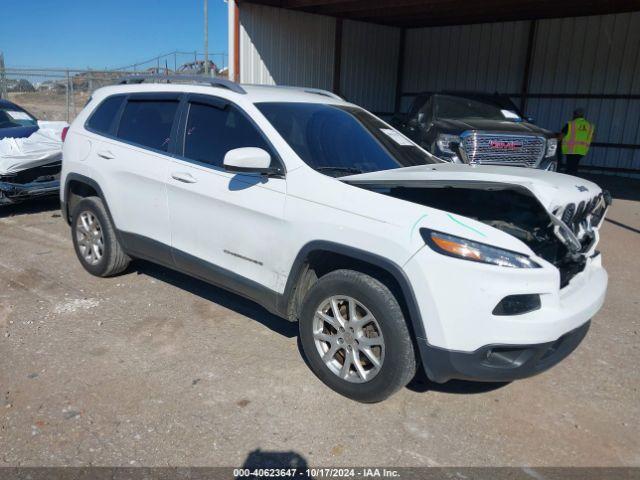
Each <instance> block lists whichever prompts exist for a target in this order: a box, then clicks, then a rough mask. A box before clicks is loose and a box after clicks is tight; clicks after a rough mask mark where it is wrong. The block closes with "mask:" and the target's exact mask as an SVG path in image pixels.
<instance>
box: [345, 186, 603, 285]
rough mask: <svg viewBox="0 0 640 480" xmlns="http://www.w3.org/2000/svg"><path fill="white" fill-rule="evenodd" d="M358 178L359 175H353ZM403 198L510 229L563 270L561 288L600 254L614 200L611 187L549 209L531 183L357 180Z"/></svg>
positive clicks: (506, 229)
mask: <svg viewBox="0 0 640 480" xmlns="http://www.w3.org/2000/svg"><path fill="white" fill-rule="evenodd" d="M352 178H355V177H352ZM349 183H352V184H353V185H357V186H358V187H361V188H366V189H368V190H372V191H375V192H378V193H381V194H384V195H389V196H392V197H395V198H398V199H401V200H406V201H409V202H413V203H417V204H420V205H425V206H428V207H432V208H437V209H439V210H444V211H446V212H451V213H455V214H458V215H463V216H465V217H468V218H472V219H474V220H477V221H480V222H483V223H485V224H487V225H490V226H492V227H494V228H496V229H498V230H501V231H503V232H506V233H508V234H510V235H512V236H514V237H516V238H518V239H519V240H521V241H522V242H523V243H525V244H526V245H527V246H528V247H529V248H531V250H532V251H533V252H534V253H535V254H536V255H538V256H539V257H541V258H543V259H545V260H547V261H548V262H550V263H552V264H553V265H555V266H556V267H557V268H558V270H559V271H560V287H561V288H562V287H565V286H566V285H568V284H569V282H570V281H571V279H572V278H573V277H574V276H575V275H577V274H578V273H580V272H582V271H583V270H584V268H585V265H586V262H587V258H588V257H589V256H590V255H593V254H594V253H595V245H596V243H597V241H598V234H597V230H598V228H599V227H600V225H601V223H602V221H603V219H604V216H605V213H606V210H607V208H608V206H609V205H610V203H611V197H610V196H609V195H608V193H607V192H603V193H599V194H597V195H595V196H594V197H592V198H590V199H589V200H588V201H580V202H579V203H578V204H577V205H576V204H575V203H568V204H567V205H564V206H562V207H557V208H555V209H554V210H553V211H552V212H549V211H548V210H547V209H546V208H545V207H544V206H543V205H542V203H541V202H540V201H539V199H538V198H537V197H536V196H535V195H534V194H533V193H532V192H531V191H530V190H529V189H527V188H526V187H524V186H522V185H512V184H503V183H491V182H466V181H460V182H455V181H418V182H412V181H408V182H402V181H395V182H394V181H387V182H373V183H367V182H359V181H357V182H351V181H349Z"/></svg>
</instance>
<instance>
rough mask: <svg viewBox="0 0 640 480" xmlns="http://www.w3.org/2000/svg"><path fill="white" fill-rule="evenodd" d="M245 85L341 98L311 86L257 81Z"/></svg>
mask: <svg viewBox="0 0 640 480" xmlns="http://www.w3.org/2000/svg"><path fill="white" fill-rule="evenodd" d="M245 85H246V86H248V87H249V86H251V87H267V88H283V89H287V90H297V91H298V92H306V93H314V94H316V95H323V96H325V97H330V98H335V99H336V100H343V101H344V98H342V97H341V96H340V95H337V94H335V93H333V92H330V91H329V90H323V89H321V88H311V87H296V86H293V85H265V84H258V83H247V84H245Z"/></svg>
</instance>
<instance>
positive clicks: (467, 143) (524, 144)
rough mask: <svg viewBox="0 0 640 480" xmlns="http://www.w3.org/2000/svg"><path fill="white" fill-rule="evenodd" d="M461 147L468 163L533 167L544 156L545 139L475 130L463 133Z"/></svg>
mask: <svg viewBox="0 0 640 480" xmlns="http://www.w3.org/2000/svg"><path fill="white" fill-rule="evenodd" d="M462 147H463V148H464V150H465V152H466V154H467V157H468V159H469V163H475V164H480V165H491V164H493V165H516V166H527V167H535V166H536V165H537V164H538V163H539V162H540V160H542V157H543V156H544V153H545V149H546V140H545V139H544V137H536V136H532V135H504V134H495V133H477V132H475V133H471V134H469V135H463V139H462Z"/></svg>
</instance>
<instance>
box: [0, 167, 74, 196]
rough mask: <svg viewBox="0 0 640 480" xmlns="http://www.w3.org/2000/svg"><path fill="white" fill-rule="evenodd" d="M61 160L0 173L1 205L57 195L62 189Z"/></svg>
mask: <svg viewBox="0 0 640 480" xmlns="http://www.w3.org/2000/svg"><path fill="white" fill-rule="evenodd" d="M61 168H62V162H61V161H60V160H58V161H55V162H52V163H49V164H47V165H40V166H37V167H33V168H29V169H26V170H22V171H20V172H17V173H12V174H5V175H0V206H2V205H11V204H14V203H19V202H22V201H24V200H27V199H32V198H37V197H43V196H48V195H56V194H57V193H58V191H59V190H60V171H61Z"/></svg>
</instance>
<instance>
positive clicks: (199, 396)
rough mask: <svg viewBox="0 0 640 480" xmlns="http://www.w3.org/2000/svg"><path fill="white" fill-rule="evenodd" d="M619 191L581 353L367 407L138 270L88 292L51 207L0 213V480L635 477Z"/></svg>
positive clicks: (261, 327) (632, 280)
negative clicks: (572, 471) (625, 473)
mask: <svg viewBox="0 0 640 480" xmlns="http://www.w3.org/2000/svg"><path fill="white" fill-rule="evenodd" d="M602 180H603V181H606V182H611V181H612V180H615V179H611V178H604V177H603V179H602ZM616 182H617V183H616ZM616 184H617V185H618V186H617V187H615V185H616ZM614 187H615V188H614V193H615V195H616V196H617V197H618V198H617V200H616V201H615V204H614V206H613V207H612V210H611V211H610V213H609V220H610V221H608V222H606V223H605V225H604V228H603V231H602V242H601V250H602V252H603V256H604V263H605V265H606V267H607V269H608V271H609V275H610V288H609V294H608V297H607V301H606V304H605V306H604V308H603V310H602V311H601V312H600V313H599V314H598V315H597V316H596V317H595V319H594V321H593V326H592V329H591V331H590V333H589V335H588V336H587V338H586V340H585V341H584V343H583V344H582V345H581V346H580V347H579V348H578V350H577V351H576V352H574V354H572V355H571V356H570V357H569V358H568V359H566V360H565V361H564V362H563V363H561V364H560V365H558V366H557V367H555V368H554V369H552V370H551V371H549V372H547V373H544V374H542V375H539V376H537V377H534V378H531V379H527V380H522V381H519V382H514V383H512V384H508V385H495V384H489V385H486V384H474V383H465V382H450V383H448V384H446V385H433V384H430V383H428V382H427V381H426V380H424V379H417V380H416V381H414V382H413V383H412V384H411V385H410V387H409V388H406V389H404V390H403V391H401V392H399V393H398V394H396V395H395V396H394V397H392V398H391V399H389V400H388V401H385V402H383V403H379V404H376V405H362V404H358V403H355V402H352V401H350V400H347V399H345V398H343V397H340V396H338V395H337V394H335V393H333V392H332V391H331V390H329V389H328V388H327V387H325V386H324V385H323V384H321V383H320V382H319V381H318V380H317V379H316V377H315V376H314V375H313V374H312V373H311V371H310V370H309V369H308V368H307V367H306V365H305V363H304V361H303V360H302V358H301V356H300V352H299V350H298V346H297V338H296V325H294V324H290V323H287V322H285V321H283V320H280V319H278V318H275V317H273V316H271V315H269V314H268V313H266V312H265V311H264V310H263V309H261V308H260V307H258V306H257V305H255V304H252V303H250V302H248V301H245V300H243V299H241V298H239V297H236V296H234V295H231V294H228V293H225V292H224V291H222V290H219V289H217V288H214V287H211V286H208V285H206V284H204V283H201V282H199V281H196V280H192V279H190V278H188V277H186V276H183V275H180V274H177V273H173V272H171V271H169V270H166V269H163V268H160V267H156V266H153V265H151V264H148V263H142V262H140V263H136V264H135V265H134V266H133V268H132V269H131V270H130V271H129V272H128V273H127V274H125V275H123V276H120V277H116V278H111V279H98V278H94V277H92V276H90V275H89V274H87V273H85V271H84V270H83V269H82V268H81V266H80V264H79V263H78V262H77V260H76V258H75V255H74V252H73V248H72V245H71V241H70V239H69V231H68V228H67V226H66V225H65V224H64V222H63V221H62V219H61V218H60V215H59V212H58V211H57V205H56V202H55V200H54V201H48V202H38V203H35V204H31V205H23V206H18V207H12V208H8V209H5V210H3V211H1V212H0V389H1V390H0V395H1V397H0V408H1V411H0V417H1V427H0V466H1V465H13V466H16V465H22V466H36V465H108V466H119V465H122V466H130V465H153V466H165V465H172V466H176V465H177V466H180V465H182V466H188V465H191V466H200V465H225V466H234V467H237V466H241V465H242V464H243V463H245V462H246V461H247V458H248V457H250V455H253V458H256V455H257V456H258V458H261V457H260V455H266V456H267V457H268V455H269V452H279V453H278V454H277V455H281V456H282V455H285V456H286V455H290V456H291V458H297V459H302V460H303V461H305V462H307V463H308V464H309V465H310V466H340V465H360V466H370V465H383V466H438V465H441V466H452V465H455V466H482V465H493V466H495V465H513V466H522V465H531V466H545V465H550V466H556V465H557V466H596V465H597V466H619V465H626V466H639V465H640V435H638V432H639V431H640V395H639V392H638V388H639V387H640V370H639V369H638V365H639V364H640V349H639V348H638V340H639V338H640V337H639V336H638V330H640V325H639V321H640V320H639V317H640V294H639V292H640V273H639V272H640V188H639V184H638V183H634V184H629V183H624V182H619V181H615V182H614ZM256 450H258V451H259V452H257V453H256ZM251 452H253V454H251Z"/></svg>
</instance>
